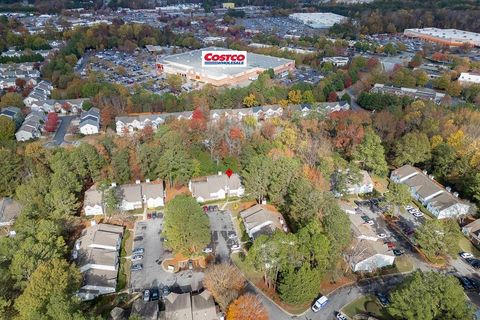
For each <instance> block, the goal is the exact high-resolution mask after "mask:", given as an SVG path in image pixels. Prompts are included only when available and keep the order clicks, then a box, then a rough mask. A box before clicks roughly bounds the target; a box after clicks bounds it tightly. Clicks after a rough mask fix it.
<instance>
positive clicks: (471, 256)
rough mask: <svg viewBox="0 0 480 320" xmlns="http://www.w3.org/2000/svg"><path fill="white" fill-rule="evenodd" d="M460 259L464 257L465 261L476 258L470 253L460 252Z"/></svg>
mask: <svg viewBox="0 0 480 320" xmlns="http://www.w3.org/2000/svg"><path fill="white" fill-rule="evenodd" d="M460 257H462V258H463V259H472V258H475V257H474V256H473V254H471V253H470V252H460Z"/></svg>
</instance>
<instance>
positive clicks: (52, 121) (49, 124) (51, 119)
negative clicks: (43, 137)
mask: <svg viewBox="0 0 480 320" xmlns="http://www.w3.org/2000/svg"><path fill="white" fill-rule="evenodd" d="M57 123H58V115H57V114H56V113H55V112H49V113H48V116H47V121H46V123H45V130H46V131H47V132H54V131H55V130H56V129H57Z"/></svg>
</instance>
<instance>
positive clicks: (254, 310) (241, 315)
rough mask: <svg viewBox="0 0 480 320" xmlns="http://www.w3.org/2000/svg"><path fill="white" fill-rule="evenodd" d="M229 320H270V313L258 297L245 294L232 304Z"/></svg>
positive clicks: (229, 310)
mask: <svg viewBox="0 0 480 320" xmlns="http://www.w3.org/2000/svg"><path fill="white" fill-rule="evenodd" d="M227 320H268V312H267V310H266V309H265V307H264V306H263V305H262V302H261V301H260V299H259V298H258V297H257V296H255V295H253V294H245V295H242V296H240V297H239V298H238V299H236V300H235V301H233V302H232V303H231V304H230V306H229V307H228V312H227Z"/></svg>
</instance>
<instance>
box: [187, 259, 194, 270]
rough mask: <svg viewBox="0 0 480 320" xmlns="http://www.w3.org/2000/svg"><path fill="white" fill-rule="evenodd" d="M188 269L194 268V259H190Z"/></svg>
mask: <svg viewBox="0 0 480 320" xmlns="http://www.w3.org/2000/svg"><path fill="white" fill-rule="evenodd" d="M188 269H189V270H192V269H193V261H192V260H188Z"/></svg>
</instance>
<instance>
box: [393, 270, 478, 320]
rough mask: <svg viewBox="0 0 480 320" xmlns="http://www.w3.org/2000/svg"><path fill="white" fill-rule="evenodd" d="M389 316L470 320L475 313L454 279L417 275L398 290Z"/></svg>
mask: <svg viewBox="0 0 480 320" xmlns="http://www.w3.org/2000/svg"><path fill="white" fill-rule="evenodd" d="M390 298H391V304H390V305H389V306H388V312H389V313H390V314H391V315H392V316H394V317H399V318H402V319H407V320H434V319H452V320H454V319H458V320H460V319H470V318H472V316H473V309H472V308H471V307H470V306H469V305H468V302H467V299H466V296H465V293H464V292H463V288H462V287H461V286H460V283H459V282H458V280H457V279H456V278H455V277H454V276H451V275H444V274H442V273H438V272H427V273H422V272H421V271H416V272H414V273H413V274H412V275H410V276H408V277H407V279H405V281H403V283H402V284H401V285H400V286H399V287H398V288H397V289H395V290H394V291H393V292H392V293H391V295H390Z"/></svg>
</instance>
